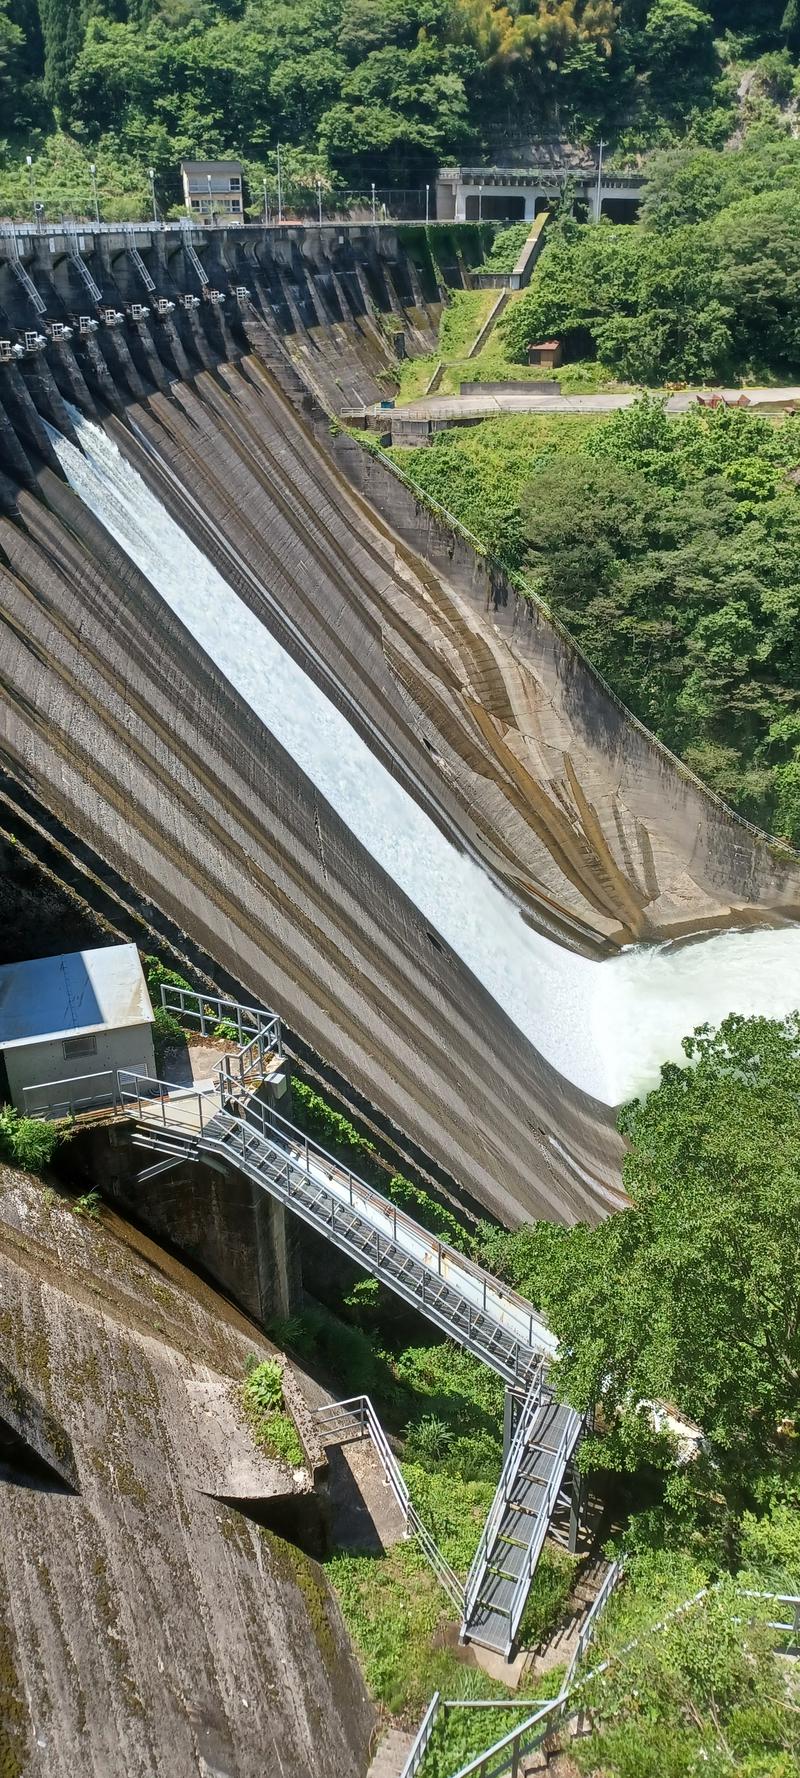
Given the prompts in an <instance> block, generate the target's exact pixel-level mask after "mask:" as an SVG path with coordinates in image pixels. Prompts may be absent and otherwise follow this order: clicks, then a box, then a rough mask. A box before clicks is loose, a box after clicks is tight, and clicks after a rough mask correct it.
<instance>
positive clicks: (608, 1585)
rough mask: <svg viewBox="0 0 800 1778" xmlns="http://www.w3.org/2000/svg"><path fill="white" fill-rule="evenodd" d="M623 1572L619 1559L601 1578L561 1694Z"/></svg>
mask: <svg viewBox="0 0 800 1778" xmlns="http://www.w3.org/2000/svg"><path fill="white" fill-rule="evenodd" d="M624 1572H625V1564H624V1562H623V1560H622V1558H621V1557H620V1558H618V1559H617V1561H616V1562H612V1563H611V1567H610V1568H609V1569H608V1571H607V1573H606V1574H605V1575H604V1576H603V1582H602V1585H601V1586H600V1588H599V1589H598V1593H597V1597H596V1599H595V1600H593V1602H592V1606H591V1609H590V1611H589V1613H588V1615H587V1617H586V1618H585V1619H584V1622H583V1624H582V1625H581V1628H580V1631H579V1632H578V1640H577V1643H576V1645H575V1648H574V1650H573V1654H572V1659H571V1661H570V1663H569V1666H568V1668H567V1671H566V1673H565V1675H564V1684H563V1686H562V1688H561V1690H562V1692H568V1691H569V1689H570V1686H571V1685H572V1681H573V1679H574V1678H575V1674H576V1672H577V1670H578V1667H579V1666H580V1663H581V1661H582V1660H583V1657H584V1655H585V1653H586V1650H587V1648H588V1647H589V1643H590V1642H591V1641H592V1639H593V1637H594V1633H595V1628H596V1626H597V1622H598V1619H599V1618H600V1617H601V1616H602V1614H603V1612H604V1611H605V1608H606V1606H607V1604H608V1601H609V1599H610V1598H611V1594H612V1593H613V1591H614V1588H615V1587H617V1586H618V1585H619V1582H620V1581H621V1579H622V1576H623V1574H624Z"/></svg>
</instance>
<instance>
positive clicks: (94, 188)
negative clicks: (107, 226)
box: [89, 161, 100, 228]
mask: <svg viewBox="0 0 800 1778" xmlns="http://www.w3.org/2000/svg"><path fill="white" fill-rule="evenodd" d="M89 172H90V173H91V175H92V197H93V199H94V219H95V222H96V223H97V226H98V228H99V227H100V205H99V204H98V202H97V168H96V166H95V164H94V161H91V162H90V165H89Z"/></svg>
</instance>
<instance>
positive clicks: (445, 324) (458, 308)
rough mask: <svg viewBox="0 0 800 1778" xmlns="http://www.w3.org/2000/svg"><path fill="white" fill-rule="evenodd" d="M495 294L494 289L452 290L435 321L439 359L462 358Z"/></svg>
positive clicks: (479, 327)
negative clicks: (437, 333)
mask: <svg viewBox="0 0 800 1778" xmlns="http://www.w3.org/2000/svg"><path fill="white" fill-rule="evenodd" d="M497 296H498V292H497V291H496V290H454V292H453V295H452V299H451V301H450V302H449V303H448V305H447V308H446V309H444V310H443V311H442V319H441V321H440V323H439V356H440V358H444V360H445V361H446V362H447V360H449V359H457V358H466V356H467V353H468V351H469V349H470V346H471V345H472V343H473V340H475V339H476V337H477V335H478V334H479V332H480V330H481V328H482V326H483V324H484V321H485V320H486V317H487V315H488V314H489V310H490V309H491V307H492V304H493V303H495V302H496V301H497Z"/></svg>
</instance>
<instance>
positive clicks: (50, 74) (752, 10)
mask: <svg viewBox="0 0 800 1778" xmlns="http://www.w3.org/2000/svg"><path fill="white" fill-rule="evenodd" d="M798 43H800V22H799V21H798V16H797V7H796V4H795V0H789V4H788V5H787V4H786V0H759V3H758V5H756V6H755V7H754V6H753V5H752V4H750V3H749V0H696V3H695V0H650V3H649V4H648V3H647V0H619V3H618V4H611V3H610V0H559V3H558V4H553V0H525V4H524V5H523V4H522V0H510V3H506V0H291V4H290V3H289V0H113V3H112V0H97V3H96V4H95V5H93V6H92V7H89V6H87V5H85V4H83V3H82V0H2V3H1V4H0V101H1V102H2V106H3V115H4V119H5V120H6V122H5V129H6V132H7V139H8V151H7V154H6V157H5V159H6V171H7V178H6V180H5V181H4V188H3V187H0V209H6V208H8V206H9V204H10V203H11V202H13V204H14V207H15V208H16V207H18V206H20V205H21V206H23V207H24V206H25V205H26V204H27V202H28V191H27V173H26V167H25V161H24V155H25V152H26V151H32V150H36V151H37V155H36V158H37V179H38V182H39V184H38V194H39V197H40V198H42V199H43V200H44V201H45V203H46V204H47V205H48V206H51V207H56V206H57V205H58V201H59V198H62V199H63V198H64V197H66V199H67V207H69V208H72V207H78V208H83V210H84V211H87V212H90V211H91V203H92V191H91V185H90V180H89V171H88V163H89V161H90V160H92V161H94V162H95V163H96V165H97V168H98V174H99V184H100V188H101V191H102V193H103V199H104V202H105V204H106V206H107V211H108V214H116V215H120V214H122V215H124V214H130V213H132V212H133V211H135V210H136V209H139V211H140V213H144V212H145V211H146V206H147V197H148V186H147V176H146V169H147V167H148V166H152V167H154V168H155V171H156V176H157V180H158V182H159V189H160V191H161V194H162V200H163V201H165V202H166V204H167V205H168V204H170V203H174V202H176V201H177V200H178V198H179V189H178V181H177V165H176V163H177V161H178V160H179V159H180V157H181V156H193V155H199V156H202V157H205V156H218V155H227V154H235V155H237V156H241V157H243V158H244V160H245V162H246V163H247V167H248V172H249V175H250V188H251V193H252V196H253V199H254V201H255V203H256V204H258V202H259V201H260V192H261V180H262V176H264V175H266V176H267V178H268V179H269V182H270V187H271V189H272V192H273V197H274V192H275V171H276V168H275V156H276V149H277V145H278V143H281V144H282V145H283V149H284V174H285V192H286V194H287V196H290V195H291V193H292V188H293V187H294V186H297V185H298V183H304V184H305V186H306V190H307V191H308V189H309V187H310V188H311V190H312V192H313V181H314V179H315V178H316V177H317V176H319V177H321V178H322V179H323V180H324V181H325V182H326V183H328V182H333V183H336V184H339V185H341V186H355V187H358V188H360V189H361V190H367V191H368V190H369V186H370V183H371V182H372V181H373V180H374V181H375V183H376V184H377V185H378V187H389V186H394V187H398V186H399V187H420V186H421V185H422V184H423V183H425V182H428V183H429V182H430V181H431V179H432V178H433V176H434V174H435V169H436V167H437V165H439V164H442V163H452V162H453V161H454V160H455V161H458V160H460V159H462V158H469V159H474V158H475V157H477V156H481V155H483V154H485V153H487V152H490V151H491V150H492V148H493V147H494V146H495V145H497V144H498V143H501V144H505V143H507V142H508V141H509V140H516V141H519V140H524V139H525V138H526V137H528V138H531V139H533V140H537V139H541V138H542V136H547V135H553V134H561V135H564V136H568V137H571V138H573V139H574V140H577V141H583V142H592V143H596V142H597V141H598V139H599V137H600V136H601V135H602V136H603V138H604V140H605V142H606V143H609V142H613V143H614V144H615V145H616V146H617V148H618V149H619V150H620V151H621V152H622V153H623V154H624V153H626V152H630V151H631V150H633V151H639V150H640V149H642V148H646V147H648V146H652V145H658V144H662V145H667V144H670V143H671V142H673V141H675V140H676V139H679V138H680V137H682V136H684V135H686V134H687V132H688V133H690V134H691V136H692V138H693V139H694V140H696V141H699V142H707V143H711V144H721V143H722V142H723V141H724V140H725V139H726V138H727V137H728V136H729V134H730V132H731V130H732V129H733V128H734V126H735V124H736V122H737V119H738V115H739V101H738V99H737V85H738V84H739V82H740V79H741V70H742V67H743V66H746V65H747V64H748V63H752V62H754V61H755V60H756V58H759V57H760V58H761V60H760V62H759V63H758V68H759V70H760V72H759V74H758V78H757V80H756V81H755V83H754V84H753V86H752V95H751V100H750V107H751V110H752V109H753V108H755V110H756V113H757V114H758V112H759V110H760V109H763V108H764V106H769V105H770V104H771V103H774V102H776V101H777V102H779V103H781V104H783V105H786V104H787V102H789V101H791V98H792V93H793V88H794V83H795V80H796V64H795V55H796V51H797V48H798ZM80 162H82V165H81V164H79V163H80Z"/></svg>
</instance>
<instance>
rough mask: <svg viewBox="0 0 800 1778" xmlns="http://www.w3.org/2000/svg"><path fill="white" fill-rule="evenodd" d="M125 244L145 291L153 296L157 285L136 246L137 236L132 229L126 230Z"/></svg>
mask: <svg viewBox="0 0 800 1778" xmlns="http://www.w3.org/2000/svg"><path fill="white" fill-rule="evenodd" d="M125 244H126V246H127V249H128V253H129V255H130V257H131V259H132V260H133V263H134V265H135V267H136V270H137V272H138V273H139V277H140V278H141V280H142V283H143V285H144V287H145V290H149V291H150V293H151V294H152V292H153V291H154V290H155V284H154V282H153V279H152V278H151V276H150V273H149V272H148V270H147V266H146V265H145V263H144V260H143V259H142V256H141V253H140V252H139V249H138V247H137V245H136V236H135V234H134V232H133V229H132V228H126V230H125Z"/></svg>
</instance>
